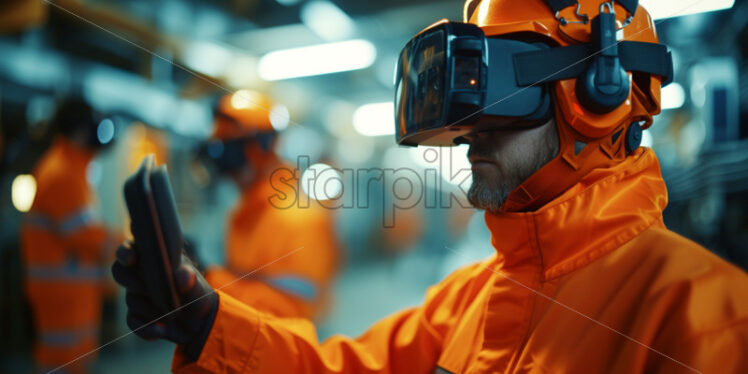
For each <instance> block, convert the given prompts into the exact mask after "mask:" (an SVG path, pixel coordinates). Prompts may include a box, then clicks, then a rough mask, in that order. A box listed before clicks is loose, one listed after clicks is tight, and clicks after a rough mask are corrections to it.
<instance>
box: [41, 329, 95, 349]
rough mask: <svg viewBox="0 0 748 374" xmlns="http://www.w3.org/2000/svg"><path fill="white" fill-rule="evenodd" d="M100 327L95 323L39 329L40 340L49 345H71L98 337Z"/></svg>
mask: <svg viewBox="0 0 748 374" xmlns="http://www.w3.org/2000/svg"><path fill="white" fill-rule="evenodd" d="M98 334H99V327H98V326H95V325H89V326H81V327H72V328H67V329H54V330H52V329H50V330H43V331H39V342H40V343H41V344H42V345H44V346H48V347H70V346H75V345H76V344H79V343H80V342H81V341H83V340H85V339H90V338H97V337H98Z"/></svg>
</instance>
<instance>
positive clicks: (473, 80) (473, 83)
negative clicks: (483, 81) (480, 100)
mask: <svg viewBox="0 0 748 374" xmlns="http://www.w3.org/2000/svg"><path fill="white" fill-rule="evenodd" d="M476 83H478V82H476V80H475V79H471V80H470V85H471V86H475V84H476Z"/></svg>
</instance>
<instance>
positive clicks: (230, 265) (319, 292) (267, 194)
mask: <svg viewBox="0 0 748 374" xmlns="http://www.w3.org/2000/svg"><path fill="white" fill-rule="evenodd" d="M290 170H291V168H286V169H283V170H282V171H288V175H287V176H285V177H291V176H292V174H291V172H290ZM279 175H280V174H276V175H274V177H275V178H276V179H275V181H276V183H274V184H272V185H271V182H270V177H269V176H268V177H260V178H259V179H258V180H257V181H256V182H255V183H254V184H253V185H251V186H249V187H248V188H246V189H245V190H244V191H243V192H242V196H241V201H240V202H239V205H238V207H237V209H236V210H235V211H234V212H233V214H232V215H231V219H230V222H229V229H228V233H227V237H226V267H224V268H211V269H208V271H207V272H206V274H205V277H206V279H207V280H208V282H209V283H210V284H211V286H213V287H214V288H220V289H221V290H222V291H223V292H225V293H227V294H229V295H231V296H232V297H234V298H235V299H237V300H239V301H242V302H244V303H246V304H247V305H250V306H252V307H253V308H256V309H257V310H261V311H263V312H267V313H271V314H273V315H275V316H279V317H303V318H314V317H316V316H318V315H319V314H320V313H321V312H323V311H324V308H325V307H326V306H327V303H328V300H329V286H330V284H331V282H332V280H333V277H334V275H335V272H336V269H337V263H338V260H339V259H338V247H337V244H336V240H335V237H334V233H333V226H332V225H333V223H332V218H331V217H332V216H331V214H330V212H329V211H327V210H326V209H324V208H322V207H321V206H319V204H317V203H316V202H314V201H311V202H310V204H308V206H305V205H304V204H303V203H304V200H301V201H300V200H299V199H301V198H302V197H301V196H300V195H299V196H296V197H294V196H295V195H294V194H296V193H297V191H294V190H293V189H291V188H289V185H287V184H284V183H278V182H279V180H278V179H277V178H278V177H279ZM290 183H292V184H295V179H293V180H291V181H290ZM281 192H282V193H283V194H284V196H281V197H283V198H287V199H289V200H275V199H273V200H271V198H273V196H275V195H277V194H279V193H281ZM298 193H299V194H301V193H303V192H302V191H298ZM294 199H295V200H296V201H295V202H294V201H292V200H294ZM273 201H274V202H275V203H273ZM245 275H246V276H245ZM241 277H244V278H242V279H239V278H241Z"/></svg>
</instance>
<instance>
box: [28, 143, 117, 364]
mask: <svg viewBox="0 0 748 374" xmlns="http://www.w3.org/2000/svg"><path fill="white" fill-rule="evenodd" d="M92 157H93V153H92V152H90V151H87V150H84V149H81V148H79V147H77V146H75V145H73V144H72V143H70V142H69V141H68V140H66V139H64V138H58V139H56V140H55V141H54V143H53V144H52V146H51V147H50V149H49V150H48V151H47V152H46V153H45V154H44V155H43V156H42V158H41V159H40V161H39V162H38V163H37V165H36V167H35V169H34V171H33V175H34V177H35V178H36V182H37V192H36V196H35V198H34V203H33V205H32V207H31V210H30V211H29V213H28V214H26V216H25V217H24V222H23V224H22V226H21V233H20V236H21V252H22V256H23V259H24V262H25V265H26V274H27V279H26V291H27V295H28V297H29V302H30V303H31V307H32V309H33V319H34V322H35V325H36V329H37V333H38V334H37V335H38V336H37V341H36V347H35V352H34V353H35V359H36V362H37V364H39V365H40V366H41V368H42V370H44V369H46V370H52V369H54V368H55V367H57V366H59V365H62V364H65V363H67V362H69V361H70V360H73V359H75V358H77V357H78V356H79V355H82V354H84V353H86V352H88V351H90V350H92V349H94V348H95V347H96V344H97V342H98V337H99V326H100V320H101V298H102V292H103V290H104V288H103V287H104V286H105V281H106V279H107V278H106V274H107V272H106V271H105V270H106V269H105V267H106V264H107V263H108V262H109V260H110V258H111V254H112V253H113V250H114V248H115V246H116V242H115V241H114V238H112V237H110V236H109V235H108V233H107V231H106V230H105V228H104V227H103V226H102V225H101V224H99V223H98V222H97V220H96V217H95V213H94V211H93V209H92V204H93V194H92V192H91V189H90V187H89V185H88V182H87V181H86V167H87V165H88V163H89V162H90V161H91V158H92ZM88 360H90V357H86V358H85V359H83V360H80V361H79V362H76V363H74V364H72V365H71V367H69V368H66V370H68V371H73V372H78V371H79V370H82V366H83V365H84V364H85V361H88Z"/></svg>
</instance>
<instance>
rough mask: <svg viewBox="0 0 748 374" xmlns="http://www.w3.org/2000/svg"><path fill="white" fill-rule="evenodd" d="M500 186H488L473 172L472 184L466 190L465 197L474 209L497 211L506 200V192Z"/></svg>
mask: <svg viewBox="0 0 748 374" xmlns="http://www.w3.org/2000/svg"><path fill="white" fill-rule="evenodd" d="M505 190H506V189H505V188H502V187H501V186H489V185H487V184H486V183H483V182H482V181H481V180H480V176H478V175H475V174H473V184H472V185H471V186H470V189H469V190H468V194H467V198H468V201H469V202H470V204H472V205H473V207H474V208H476V209H481V210H486V211H489V212H498V211H499V210H500V209H501V206H502V205H503V204H504V201H505V200H506V197H507V194H508V192H506V191H505Z"/></svg>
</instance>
